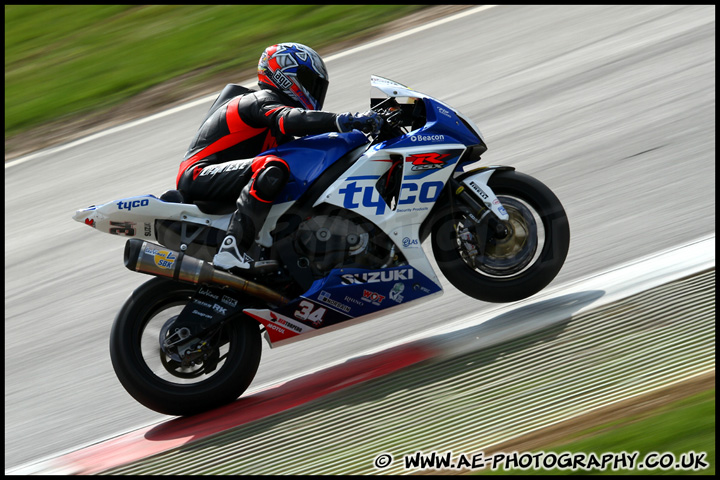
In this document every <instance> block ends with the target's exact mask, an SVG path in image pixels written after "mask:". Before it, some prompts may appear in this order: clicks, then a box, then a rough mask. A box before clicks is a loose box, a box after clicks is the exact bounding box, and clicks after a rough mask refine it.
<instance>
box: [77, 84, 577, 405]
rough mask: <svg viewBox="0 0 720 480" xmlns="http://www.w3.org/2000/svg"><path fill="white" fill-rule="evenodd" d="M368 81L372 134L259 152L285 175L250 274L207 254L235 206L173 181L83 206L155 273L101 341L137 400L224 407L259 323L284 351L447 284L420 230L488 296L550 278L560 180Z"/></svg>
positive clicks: (253, 366) (462, 281)
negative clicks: (376, 120) (191, 199)
mask: <svg viewBox="0 0 720 480" xmlns="http://www.w3.org/2000/svg"><path fill="white" fill-rule="evenodd" d="M371 86H372V90H371V92H375V93H374V94H371V108H372V110H373V111H375V112H377V113H378V114H379V115H380V116H382V118H383V119H384V122H383V125H382V128H381V130H380V132H379V133H377V134H373V133H371V132H369V131H365V132H363V131H362V129H363V128H364V126H363V125H357V126H356V127H357V129H356V130H353V131H352V132H350V133H329V134H322V135H315V136H308V137H303V138H299V139H296V140H294V141H291V142H289V143H285V144H283V145H280V146H278V147H276V148H274V149H272V150H269V151H267V152H265V153H264V154H271V155H275V156H278V157H280V158H282V159H284V160H285V161H286V162H287V163H288V164H289V165H290V167H291V168H290V171H291V177H290V181H289V182H288V183H287V186H286V187H285V189H284V190H283V191H282V193H281V194H280V196H279V197H278V199H277V200H276V201H275V202H274V205H273V206H272V209H271V211H270V214H269V215H268V217H267V220H266V222H265V224H264V226H263V227H262V228H261V229H260V231H259V233H258V235H257V237H256V241H255V244H254V245H253V247H252V249H251V250H250V251H249V252H248V254H249V255H250V257H252V258H253V259H256V269H255V270H254V272H253V274H252V276H244V277H242V276H238V275H234V274H231V273H228V272H225V271H220V270H216V269H215V268H213V266H212V258H213V256H214V255H215V253H216V252H217V250H218V248H219V246H220V243H221V242H222V240H223V238H224V236H225V232H226V230H227V228H228V225H229V221H230V217H231V215H232V212H233V210H234V209H235V205H234V204H230V205H227V204H216V203H209V202H197V203H188V202H186V201H185V200H184V198H183V195H182V194H181V193H180V192H179V191H177V190H169V191H167V192H165V193H163V194H162V195H161V196H160V197H155V196H154V195H143V196H135V197H129V198H123V199H120V200H116V201H112V202H109V203H106V204H104V205H100V206H91V207H89V208H85V209H82V210H78V211H77V212H76V214H75V216H74V219H75V220H77V221H79V222H82V223H85V224H87V225H89V226H91V227H93V228H94V229H96V230H99V231H101V232H105V233H109V234H112V235H119V236H124V237H129V239H128V240H127V243H126V245H125V250H124V261H125V266H126V267H127V268H129V269H130V270H132V271H136V272H140V273H145V274H149V275H152V276H153V277H154V278H152V279H150V280H149V281H147V282H145V283H144V284H142V285H141V286H140V287H138V288H137V289H136V290H135V291H134V292H133V293H132V294H131V295H130V297H129V298H128V299H127V301H126V302H125V304H124V305H123V306H122V308H121V310H120V312H119V313H118V314H117V317H116V318H115V321H114V323H113V326H112V331H111V337H110V354H111V360H112V364H113V368H114V370H115V372H116V374H117V376H118V379H119V380H120V382H121V383H122V385H123V386H124V388H125V389H126V390H127V391H128V393H130V395H132V396H133V397H134V398H135V399H136V400H137V401H139V402H140V403H141V404H143V405H145V406H146V407H148V408H150V409H153V410H156V411H158V412H161V413H164V414H168V415H180V416H182V415H192V414H195V413H199V412H202V411H205V410H209V409H212V408H216V407H218V406H221V405H223V404H227V403H230V402H232V401H234V400H235V399H237V398H238V397H239V396H240V395H242V393H243V392H244V391H245V390H246V389H247V388H248V386H249V385H250V383H251V381H252V380H253V377H254V376H255V373H256V370H257V368H258V365H259V362H260V354H261V346H262V345H261V342H262V336H263V331H264V337H265V339H266V340H267V341H268V343H269V344H270V346H271V347H277V346H280V345H283V344H287V343H290V342H293V341H296V340H300V339H304V338H308V337H311V336H314V335H317V334H320V333H325V332H328V331H332V330H335V329H337V328H340V327H344V326H348V325H351V324H356V323H358V322H359V321H364V320H368V319H370V318H374V317H377V316H378V315H384V314H389V313H391V312H393V311H394V310H396V309H399V308H404V307H408V306H414V305H417V303H418V302H419V301H421V300H428V299H433V298H435V297H436V296H438V295H441V294H442V292H443V288H442V286H441V284H440V281H439V280H438V278H437V276H436V274H435V273H434V271H433V268H432V266H431V264H430V261H429V259H428V257H427V256H426V253H425V250H424V248H423V242H424V241H425V240H426V239H427V238H428V237H430V249H431V251H432V254H433V256H434V257H435V260H436V262H437V266H438V267H439V269H440V270H441V271H442V273H443V274H444V276H445V277H446V278H447V280H448V281H449V282H450V283H452V284H453V285H454V286H455V287H456V288H457V289H458V290H460V291H461V292H463V293H465V294H466V295H469V296H471V297H473V298H475V299H478V300H481V301H485V302H513V301H517V300H520V299H523V298H526V297H529V296H531V295H533V294H535V293H537V292H538V291H540V290H542V289H543V288H544V287H545V286H547V285H548V284H549V283H550V282H551V281H552V280H553V278H554V277H555V276H556V275H557V273H558V272H559V270H560V268H561V267H562V265H563V263H564V261H565V257H566V255H567V251H568V247H569V242H570V230H569V226H568V220H567V216H566V214H565V211H564V209H563V207H562V205H561V203H560V201H559V200H558V198H557V197H556V196H555V195H554V194H553V192H552V191H551V190H550V189H549V188H548V187H547V186H545V185H544V184H543V183H541V182H540V181H538V180H536V179H535V178H532V177H530V176H528V175H525V174H522V173H519V172H517V171H515V169H514V168H513V167H508V166H481V167H479V168H470V167H472V166H474V165H473V164H476V163H477V162H478V160H479V159H480V156H481V155H482V154H483V153H484V152H485V151H486V150H487V146H486V145H485V141H484V139H483V136H482V134H481V133H480V131H479V130H478V128H477V127H476V126H475V125H474V124H473V122H472V121H470V120H469V119H468V118H467V117H465V116H464V115H463V114H461V113H460V112H458V111H457V110H455V109H454V108H452V107H451V106H449V105H447V104H445V103H443V102H441V101H439V100H437V99H435V98H433V97H431V96H429V95H425V94H423V93H420V92H417V91H415V90H412V89H410V88H408V87H406V86H404V85H401V84H399V83H397V82H394V81H392V80H389V79H386V78H382V77H378V76H373V77H372V78H371ZM238 88H240V89H242V88H243V87H239V86H237V85H228V86H227V87H226V88H225V89H224V90H223V91H222V92H221V94H220V95H219V97H218V99H217V100H216V102H215V103H214V104H213V107H211V111H212V109H214V108H216V107H217V106H219V105H221V104H222V103H223V102H224V101H227V100H228V99H229V98H232V97H233V96H234V95H236V94H237V93H238V90H237V89H238Z"/></svg>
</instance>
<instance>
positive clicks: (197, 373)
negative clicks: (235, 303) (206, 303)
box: [110, 278, 262, 415]
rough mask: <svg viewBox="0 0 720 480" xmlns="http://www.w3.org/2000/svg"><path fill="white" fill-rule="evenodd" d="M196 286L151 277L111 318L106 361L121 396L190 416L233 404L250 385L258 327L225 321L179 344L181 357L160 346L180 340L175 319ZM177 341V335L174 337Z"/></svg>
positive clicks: (257, 352)
mask: <svg viewBox="0 0 720 480" xmlns="http://www.w3.org/2000/svg"><path fill="white" fill-rule="evenodd" d="M195 289H196V287H195V286H192V285H186V284H181V283H177V282H174V281H171V280H167V279H164V278H153V279H151V280H149V281H148V282H146V283H144V284H143V285H141V286H140V287H138V288H137V289H136V290H135V291H134V292H133V293H132V295H131V296H130V298H128V300H127V301H126V302H125V304H124V305H123V307H122V309H121V310H120V312H119V313H118V315H117V317H116V318H115V322H114V323H113V326H112V331H111V335H110V358H111V360H112V364H113V368H114V370H115V373H116V375H117V377H118V379H119V380H120V383H122V385H123V387H125V389H126V390H127V392H128V393H129V394H130V395H132V396H133V397H134V398H135V399H136V400H137V401H138V402H140V403H141V404H143V405H145V406H146V407H148V408H150V409H152V410H155V411H157V412H160V413H164V414H167V415H192V414H195V413H199V412H202V411H205V410H210V409H212V408H216V407H219V406H221V405H224V404H226V403H230V402H232V401H234V400H235V399H237V398H238V397H239V396H240V395H241V394H242V393H243V392H244V391H245V390H246V389H247V387H248V386H249V385H250V383H251V382H252V380H253V378H254V377H255V373H256V371H257V368H258V365H259V363H260V354H261V350H262V345H261V338H260V330H259V325H258V323H257V322H255V321H254V320H251V319H249V318H247V317H245V316H241V317H234V318H230V319H228V320H227V321H225V322H223V323H222V324H220V325H218V326H216V327H215V328H213V329H211V330H209V331H207V332H204V333H203V334H202V338H189V337H188V338H186V339H183V341H182V349H183V351H184V352H193V353H190V354H187V355H185V356H183V357H180V356H178V355H177V351H178V349H177V348H175V349H173V350H172V351H171V350H168V349H167V348H162V347H161V342H164V341H166V340H168V339H169V338H170V337H172V336H173V335H175V336H178V335H180V334H179V332H178V330H179V329H175V328H173V325H174V322H175V319H176V318H177V316H178V315H179V314H180V312H181V311H182V309H183V307H184V306H185V305H186V304H187V303H188V302H189V301H190V298H191V297H192V295H193V293H194V292H195ZM180 336H181V335H180Z"/></svg>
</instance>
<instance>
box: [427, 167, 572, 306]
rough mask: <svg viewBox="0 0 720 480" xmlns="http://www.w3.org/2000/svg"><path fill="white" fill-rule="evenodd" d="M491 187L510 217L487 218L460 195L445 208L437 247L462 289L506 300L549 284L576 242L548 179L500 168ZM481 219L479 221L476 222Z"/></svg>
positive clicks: (442, 266)
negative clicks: (460, 197)
mask: <svg viewBox="0 0 720 480" xmlns="http://www.w3.org/2000/svg"><path fill="white" fill-rule="evenodd" d="M488 186H489V187H490V189H492V191H493V192H494V193H495V195H496V196H497V197H498V199H499V200H500V202H501V203H502V204H503V206H504V207H505V208H506V210H507V212H508V214H509V215H510V219H509V220H508V221H507V222H501V221H499V220H498V219H497V218H496V217H495V216H494V214H492V213H490V212H487V213H486V214H485V215H484V216H483V217H482V219H478V218H477V216H476V215H477V212H472V211H471V210H470V209H469V208H468V207H467V206H465V205H464V204H463V202H462V201H461V200H460V199H455V200H454V201H453V202H447V203H446V204H445V205H444V206H441V207H440V208H441V209H442V210H441V213H440V215H439V220H438V221H436V222H435V224H434V225H433V229H432V249H433V254H434V256H435V260H436V261H437V263H438V266H439V268H440V270H441V271H442V273H443V274H444V275H445V277H446V278H447V279H448V280H449V281H450V283H452V284H453V285H454V286H455V287H456V288H457V289H458V290H460V291H461V292H463V293H465V294H466V295H469V296H471V297H473V298H476V299H478V300H482V301H485V302H496V303H506V302H514V301H517V300H522V299H524V298H527V297H530V296H532V295H534V294H535V293H537V292H539V291H540V290H542V289H543V288H545V287H546V286H547V285H548V284H549V283H550V282H551V281H552V280H553V279H554V278H555V276H556V275H557V274H558V272H559V271H560V269H561V268H562V265H563V263H564V262H565V258H566V257H567V252H568V249H569V246H570V227H569V225H568V219H567V215H566V214H565V210H564V209H563V207H562V204H561V203H560V200H558V198H557V197H556V196H555V194H554V193H553V192H552V191H551V190H550V189H549V188H548V187H547V186H545V185H544V184H543V183H541V182H540V181H538V180H536V179H535V178H533V177H530V176H528V175H525V174H522V173H519V172H516V171H507V170H506V171H496V172H494V173H493V175H492V176H491V177H490V180H489V182H488ZM476 220H479V222H476Z"/></svg>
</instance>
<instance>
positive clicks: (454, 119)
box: [370, 75, 487, 148]
mask: <svg viewBox="0 0 720 480" xmlns="http://www.w3.org/2000/svg"><path fill="white" fill-rule="evenodd" d="M370 84H371V86H372V89H371V95H370V96H371V99H372V100H371V102H373V101H375V100H379V99H381V98H382V97H383V96H384V97H389V98H394V99H395V101H396V102H397V103H398V104H401V105H411V104H413V103H415V102H416V101H417V100H422V101H423V102H424V103H425V115H426V117H427V120H426V122H425V125H423V126H422V127H421V128H419V129H417V130H413V131H411V132H410V133H408V137H409V138H411V137H412V136H415V137H416V138H415V141H422V140H418V138H417V137H420V136H428V135H430V136H432V135H448V136H449V137H450V139H452V140H454V141H455V142H458V143H462V144H464V145H466V146H474V145H479V144H481V145H483V146H485V139H484V138H483V135H482V133H481V132H480V130H479V129H478V128H477V126H476V125H475V124H474V123H473V122H472V121H471V120H470V119H469V118H467V117H466V116H464V115H463V114H462V113H461V112H459V111H457V110H456V109H455V108H453V107H451V106H449V105H447V104H446V103H444V102H442V101H440V100H438V99H436V98H434V97H432V96H430V95H427V94H424V93H421V92H418V91H416V90H413V89H411V88H409V87H406V86H405V85H402V84H399V83H397V82H395V81H393V80H389V79H387V78H383V77H378V76H376V75H373V76H372V77H371V81H370ZM430 140H431V141H432V138H430ZM447 140H448V139H446V140H444V141H443V142H445V141H447ZM411 141H412V140H411ZM485 148H487V147H485Z"/></svg>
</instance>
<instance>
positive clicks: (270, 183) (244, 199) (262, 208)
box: [213, 166, 288, 273]
mask: <svg viewBox="0 0 720 480" xmlns="http://www.w3.org/2000/svg"><path fill="white" fill-rule="evenodd" d="M287 177H288V175H287V171H286V170H283V169H280V168H278V167H276V166H268V167H267V168H262V166H261V168H258V170H257V171H256V173H255V175H253V178H252V180H251V181H250V183H249V184H248V185H246V186H245V187H244V188H243V189H242V191H241V192H240V196H239V197H238V200H237V208H238V209H237V211H236V212H235V213H234V214H233V216H232V218H231V219H230V226H229V228H228V232H227V236H226V237H225V239H224V240H223V242H222V245H221V246H220V249H219V250H218V253H217V254H216V255H215V257H214V258H213V265H215V267H216V268H219V269H222V270H228V271H229V270H236V271H237V272H238V273H242V272H246V273H257V272H255V270H256V267H258V268H259V267H262V269H263V270H264V269H266V268H267V269H270V268H275V267H277V262H275V261H264V262H258V263H256V262H255V260H254V259H252V258H251V257H250V256H249V255H248V254H247V252H248V250H250V248H251V247H252V246H253V243H254V242H255V236H256V235H257V232H258V231H259V230H260V228H261V227H262V225H263V224H264V223H265V219H266V218H267V215H268V213H270V208H271V207H272V201H273V199H274V198H275V197H276V196H277V195H278V194H279V193H280V191H281V190H282V188H283V187H284V186H285V183H286V182H287Z"/></svg>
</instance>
